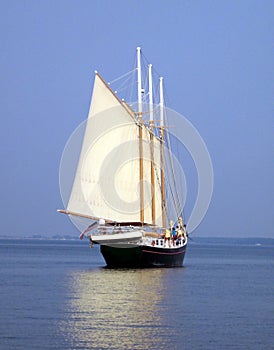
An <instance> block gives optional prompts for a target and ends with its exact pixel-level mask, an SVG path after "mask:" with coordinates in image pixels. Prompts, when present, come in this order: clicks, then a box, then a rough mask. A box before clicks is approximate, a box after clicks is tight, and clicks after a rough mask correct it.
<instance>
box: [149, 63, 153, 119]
mask: <svg viewBox="0 0 274 350" xmlns="http://www.w3.org/2000/svg"><path fill="white" fill-rule="evenodd" d="M148 96H149V122H150V125H152V124H153V95H152V64H149V65H148Z"/></svg>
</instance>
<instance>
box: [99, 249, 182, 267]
mask: <svg viewBox="0 0 274 350" xmlns="http://www.w3.org/2000/svg"><path fill="white" fill-rule="evenodd" d="M100 249H101V253H102V255H103V257H104V259H105V261H106V264H107V267H113V268H117V267H118V268H125V267H129V268H144V267H180V266H182V265H183V261H184V256H185V252H186V246H182V247H178V248H174V249H169V248H158V247H149V246H137V247H136V246H135V247H132V248H117V247H112V246H107V245H101V246H100Z"/></svg>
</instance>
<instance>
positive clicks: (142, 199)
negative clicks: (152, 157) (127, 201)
mask: <svg viewBox="0 0 274 350" xmlns="http://www.w3.org/2000/svg"><path fill="white" fill-rule="evenodd" d="M137 74H138V80H137V81H138V122H139V169H140V171H139V176H140V222H141V223H144V162H143V120H142V74H141V48H140V47H137Z"/></svg>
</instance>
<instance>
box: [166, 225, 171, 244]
mask: <svg viewBox="0 0 274 350" xmlns="http://www.w3.org/2000/svg"><path fill="white" fill-rule="evenodd" d="M167 241H168V245H169V246H170V229H168V228H167V229H166V233H165V243H166V242H167Z"/></svg>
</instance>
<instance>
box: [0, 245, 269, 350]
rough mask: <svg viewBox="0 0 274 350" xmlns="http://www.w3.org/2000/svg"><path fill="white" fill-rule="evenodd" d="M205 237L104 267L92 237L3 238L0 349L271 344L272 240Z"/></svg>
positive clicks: (260, 346)
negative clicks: (182, 253) (170, 261)
mask: <svg viewBox="0 0 274 350" xmlns="http://www.w3.org/2000/svg"><path fill="white" fill-rule="evenodd" d="M257 241H258V242H261V241H260V240H257ZM204 242H205V241H204V240H199V239H198V240H197V241H196V243H195V244H191V245H190V246H189V248H188V252H187V255H186V258H185V267H184V268H177V269H144V270H122V269H119V270H108V269H105V268H103V267H102V266H104V262H103V259H102V258H101V256H100V254H99V251H98V249H97V248H93V249H89V248H88V243H87V242H80V241H79V242H78V241H50V240H48V241H46V240H17V241H15V240H13V241H12V240H0V266H1V270H0V282H1V289H0V310H1V323H0V349H5V350H6V349H27V350H29V349H35V350H37V349H141V350H144V349H169V350H171V349H191V350H196V349H203V350H204V349H216V350H223V349H246V350H247V349H249V350H250V349H256V350H257V349H262V350H265V349H273V348H274V335H273V333H274V332H273V320H274V302H273V274H274V273H273V265H274V264H273V262H274V257H273V250H274V246H273V241H272V243H271V241H263V243H262V244H261V245H256V241H253V240H252V241H237V240H234V241H222V240H218V241H215V240H210V241H209V242H208V243H207V244H204ZM239 243H240V244H239Z"/></svg>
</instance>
